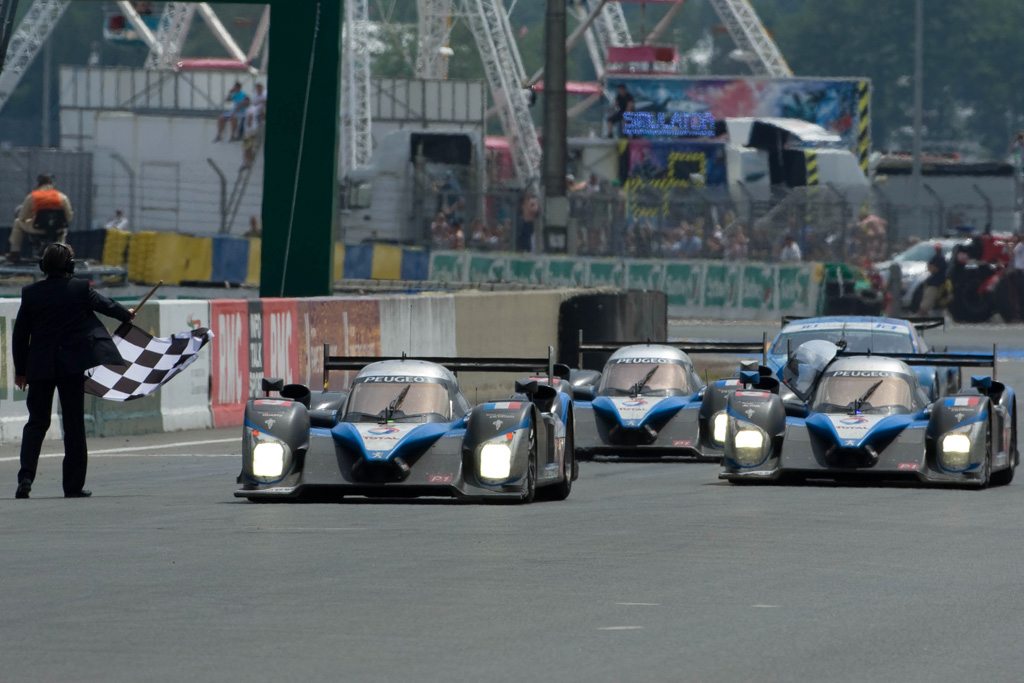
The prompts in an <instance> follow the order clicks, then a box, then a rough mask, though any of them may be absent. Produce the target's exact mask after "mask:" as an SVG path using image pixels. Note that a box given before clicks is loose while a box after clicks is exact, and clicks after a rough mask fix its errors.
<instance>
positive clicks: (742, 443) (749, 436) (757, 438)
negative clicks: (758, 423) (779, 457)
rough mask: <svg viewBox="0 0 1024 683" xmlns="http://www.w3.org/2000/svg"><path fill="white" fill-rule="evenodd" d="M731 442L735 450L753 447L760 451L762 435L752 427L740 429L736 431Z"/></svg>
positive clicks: (762, 440) (762, 443)
mask: <svg viewBox="0 0 1024 683" xmlns="http://www.w3.org/2000/svg"><path fill="white" fill-rule="evenodd" d="M733 444H734V445H735V446H736V448H737V450H747V449H755V450H758V451H760V450H761V447H762V446H764V435H763V434H761V432H759V431H757V430H754V429H741V430H739V431H738V432H736V437H735V438H734V439H733Z"/></svg>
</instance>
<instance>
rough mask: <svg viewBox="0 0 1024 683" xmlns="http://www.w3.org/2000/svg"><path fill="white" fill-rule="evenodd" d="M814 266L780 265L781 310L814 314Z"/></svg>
mask: <svg viewBox="0 0 1024 683" xmlns="http://www.w3.org/2000/svg"><path fill="white" fill-rule="evenodd" d="M812 268H813V266H778V270H779V310H780V311H783V312H785V313H789V314H791V315H792V314H797V315H799V314H805V315H813V314H814V313H815V311H814V310H813V309H812V303H816V302H812V301H811V271H812Z"/></svg>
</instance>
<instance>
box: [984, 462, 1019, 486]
mask: <svg viewBox="0 0 1024 683" xmlns="http://www.w3.org/2000/svg"><path fill="white" fill-rule="evenodd" d="M1016 471H1017V470H1016V469H1014V468H1013V466H1010V467H1007V468H1006V469H1005V470H999V471H998V472H993V473H992V474H991V476H989V479H988V484H989V486H1006V485H1007V484H1009V483H1010V482H1012V481H1013V473H1014V472H1016Z"/></svg>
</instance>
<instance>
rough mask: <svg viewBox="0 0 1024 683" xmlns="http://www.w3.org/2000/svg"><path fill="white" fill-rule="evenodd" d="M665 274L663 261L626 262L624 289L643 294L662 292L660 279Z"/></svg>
mask: <svg viewBox="0 0 1024 683" xmlns="http://www.w3.org/2000/svg"><path fill="white" fill-rule="evenodd" d="M664 274H665V262H664V261H652V260H649V259H647V260H642V261H641V260H636V261H627V262H626V284H625V288H626V289H638V290H641V291H644V292H660V291H662V278H663V276H664Z"/></svg>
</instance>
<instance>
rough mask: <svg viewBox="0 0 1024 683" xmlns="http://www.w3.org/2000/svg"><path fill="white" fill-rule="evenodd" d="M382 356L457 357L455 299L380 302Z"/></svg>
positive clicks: (420, 297) (413, 298)
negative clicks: (403, 354)
mask: <svg viewBox="0 0 1024 683" xmlns="http://www.w3.org/2000/svg"><path fill="white" fill-rule="evenodd" d="M380 353H381V355H382V356H400V355H401V354H402V353H407V354H409V355H410V356H455V355H456V354H457V353H458V349H457V345H456V320H455V296H453V295H451V294H421V295H418V296H389V297H384V298H382V299H381V300H380Z"/></svg>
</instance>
